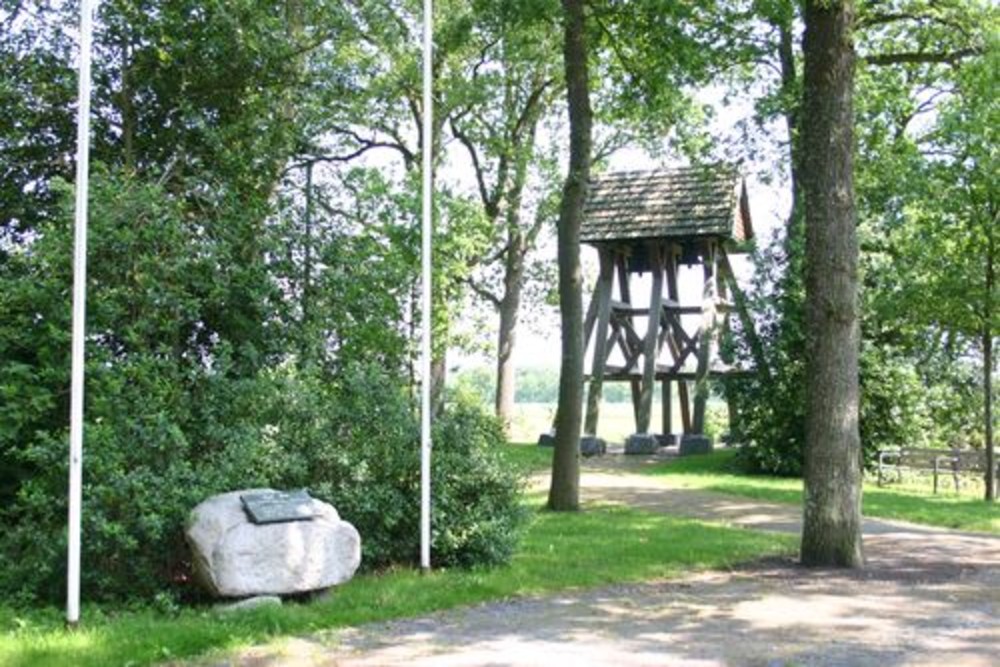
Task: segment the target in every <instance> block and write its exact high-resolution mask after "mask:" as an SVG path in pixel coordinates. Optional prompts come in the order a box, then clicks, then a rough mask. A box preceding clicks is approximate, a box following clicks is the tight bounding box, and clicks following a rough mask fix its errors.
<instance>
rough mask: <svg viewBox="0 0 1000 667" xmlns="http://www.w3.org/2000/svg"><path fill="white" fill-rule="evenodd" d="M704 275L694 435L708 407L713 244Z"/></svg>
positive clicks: (702, 428) (712, 330)
mask: <svg viewBox="0 0 1000 667" xmlns="http://www.w3.org/2000/svg"><path fill="white" fill-rule="evenodd" d="M704 273H705V285H704V289H703V291H702V298H701V301H702V303H703V304H704V308H705V309H704V311H703V312H702V316H701V331H700V335H699V337H698V338H699V340H698V370H697V371H696V372H695V375H696V379H695V389H694V420H693V423H692V424H691V428H692V429H693V431H694V433H696V434H702V433H704V432H705V409H706V407H707V406H708V394H709V383H708V368H709V357H710V356H711V353H712V339H713V338H714V336H715V324H716V322H715V292H716V290H715V279H716V277H717V273H718V272H717V271H716V268H715V247H714V244H710V245H709V247H708V248H707V249H706V254H705V265H704Z"/></svg>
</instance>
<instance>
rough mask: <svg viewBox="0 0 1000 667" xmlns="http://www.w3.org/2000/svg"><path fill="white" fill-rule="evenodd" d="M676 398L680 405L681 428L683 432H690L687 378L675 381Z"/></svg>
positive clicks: (689, 397)
mask: <svg viewBox="0 0 1000 667" xmlns="http://www.w3.org/2000/svg"><path fill="white" fill-rule="evenodd" d="M677 400H678V402H679V403H680V405H681V428H682V429H684V433H691V396H690V392H688V383H687V380H678V381H677Z"/></svg>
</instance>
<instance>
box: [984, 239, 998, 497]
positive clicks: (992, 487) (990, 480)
mask: <svg viewBox="0 0 1000 667" xmlns="http://www.w3.org/2000/svg"><path fill="white" fill-rule="evenodd" d="M987 233H988V235H989V236H988V242H987V248H986V299H985V302H984V304H983V420H984V424H983V426H984V427H985V428H984V431H985V437H984V440H985V442H984V445H985V448H986V500H987V502H993V501H995V500H996V498H997V487H996V483H997V479H996V469H997V464H996V456H995V453H994V452H995V450H994V449H993V327H992V324H993V285H994V283H995V281H996V275H995V273H994V271H995V268H994V265H993V260H994V253H995V251H996V246H995V245H994V235H993V229H989V230H988V232H987Z"/></svg>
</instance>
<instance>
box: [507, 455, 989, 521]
mask: <svg viewBox="0 0 1000 667" xmlns="http://www.w3.org/2000/svg"><path fill="white" fill-rule="evenodd" d="M735 454H736V452H735V451H734V450H724V451H717V452H713V453H712V454H709V455H706V456H690V457H685V458H682V459H674V460H672V461H667V462H664V463H659V464H655V465H651V466H649V467H646V468H637V469H636V472H639V473H642V474H646V475H654V476H656V477H658V478H659V479H661V480H662V481H663V483H664V484H665V485H667V486H670V487H673V488H686V489H699V490H703V491H715V492H717V493H726V494H729V495H734V496H743V497H746V498H754V499H757V500H765V501H770V502H776V503H787V504H792V505H801V504H802V480H800V479H792V478H786V477H771V476H768V475H748V474H746V473H743V472H741V471H739V470H738V469H737V468H736V467H735V466H734V461H733V457H734V456H735ZM505 456H506V457H507V458H508V460H509V461H510V462H511V463H512V465H516V466H518V467H519V468H520V469H521V470H523V471H525V472H529V473H530V472H542V471H545V470H546V469H548V468H549V467H550V466H551V462H552V450H551V449H549V448H546V447H537V446H534V445H527V444H525V445H514V446H511V447H510V448H509V451H505ZM864 513H865V516H870V517H878V518H882V519H899V520H902V521H912V522H913V523H921V524H926V525H929V526H941V527H944V528H957V529H961V530H971V531H980V532H989V533H998V534H1000V506H998V505H992V506H991V505H989V504H987V503H985V502H983V500H982V499H981V496H979V495H978V493H976V495H971V494H964V493H963V494H955V493H953V492H951V491H944V492H942V493H939V494H937V495H934V494H932V493H931V491H930V487H929V486H928V485H922V486H916V487H914V486H909V487H906V486H903V487H899V486H895V485H892V486H886V487H881V488H880V487H878V486H876V485H875V484H874V483H873V482H866V484H865V489H864Z"/></svg>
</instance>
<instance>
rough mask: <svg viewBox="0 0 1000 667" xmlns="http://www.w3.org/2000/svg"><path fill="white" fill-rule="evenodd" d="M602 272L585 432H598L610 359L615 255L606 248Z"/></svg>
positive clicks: (602, 261) (598, 282)
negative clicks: (610, 324) (605, 368)
mask: <svg viewBox="0 0 1000 667" xmlns="http://www.w3.org/2000/svg"><path fill="white" fill-rule="evenodd" d="M598 253H599V259H600V263H601V273H600V275H599V276H598V278H597V287H596V294H597V332H596V333H595V338H594V363H593V365H592V367H591V375H590V387H589V389H588V391H587V418H586V422H585V424H584V431H583V432H584V434H586V435H596V434H597V418H598V413H599V411H600V408H601V389H602V385H603V383H604V367H605V365H606V364H607V361H608V319H609V318H610V317H611V288H612V285H613V281H614V257H613V255H612V254H611V251H610V250H608V249H606V248H601V249H600V250H598Z"/></svg>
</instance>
